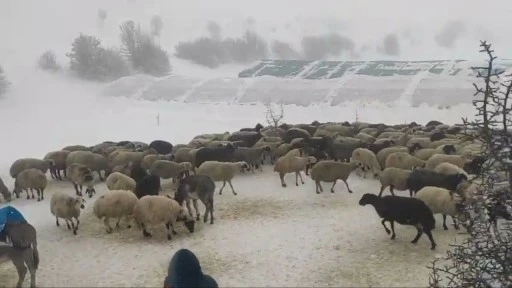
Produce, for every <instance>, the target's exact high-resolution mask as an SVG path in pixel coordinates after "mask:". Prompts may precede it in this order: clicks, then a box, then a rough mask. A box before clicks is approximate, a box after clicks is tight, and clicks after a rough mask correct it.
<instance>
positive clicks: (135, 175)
mask: <svg viewBox="0 0 512 288" xmlns="http://www.w3.org/2000/svg"><path fill="white" fill-rule="evenodd" d="M146 176H148V172H147V171H146V169H144V168H142V166H140V163H133V162H132V163H130V177H131V178H132V179H133V180H135V182H139V181H140V180H142V178H144V177H146Z"/></svg>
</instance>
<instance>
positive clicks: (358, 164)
mask: <svg viewBox="0 0 512 288" xmlns="http://www.w3.org/2000/svg"><path fill="white" fill-rule="evenodd" d="M350 165H351V166H352V169H353V170H355V169H357V168H360V169H361V170H362V171H365V166H364V164H363V163H362V162H361V161H359V160H355V159H350Z"/></svg>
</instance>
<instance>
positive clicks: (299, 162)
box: [274, 149, 317, 187]
mask: <svg viewBox="0 0 512 288" xmlns="http://www.w3.org/2000/svg"><path fill="white" fill-rule="evenodd" d="M295 150H299V149H294V150H291V151H290V152H288V153H287V154H286V155H285V156H283V157H281V158H279V159H278V160H277V161H276V164H275V165H274V172H278V173H279V178H280V179H281V186H282V187H286V183H285V182H284V176H285V175H286V174H288V173H295V186H299V182H298V178H300V181H301V183H302V184H304V180H303V179H302V175H301V173H300V172H301V171H302V170H304V169H305V168H306V166H307V165H308V164H313V163H316V162H317V159H316V158H315V157H301V156H293V155H294V154H296V153H300V152H296V151H295Z"/></svg>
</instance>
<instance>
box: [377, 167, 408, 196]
mask: <svg viewBox="0 0 512 288" xmlns="http://www.w3.org/2000/svg"><path fill="white" fill-rule="evenodd" d="M409 174H411V170H406V169H400V168H396V167H388V168H386V169H384V170H383V171H382V172H381V173H380V175H379V180H380V192H379V197H380V196H382V192H384V189H386V187H388V186H389V191H390V192H391V195H395V193H394V190H398V191H405V190H407V189H408V188H407V177H409Z"/></svg>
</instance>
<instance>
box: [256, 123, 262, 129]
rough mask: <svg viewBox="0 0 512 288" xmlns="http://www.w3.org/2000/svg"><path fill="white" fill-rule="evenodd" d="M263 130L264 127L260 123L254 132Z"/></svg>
mask: <svg viewBox="0 0 512 288" xmlns="http://www.w3.org/2000/svg"><path fill="white" fill-rule="evenodd" d="M261 129H263V125H261V124H260V123H258V124H256V127H254V130H256V131H260V130H261Z"/></svg>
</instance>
